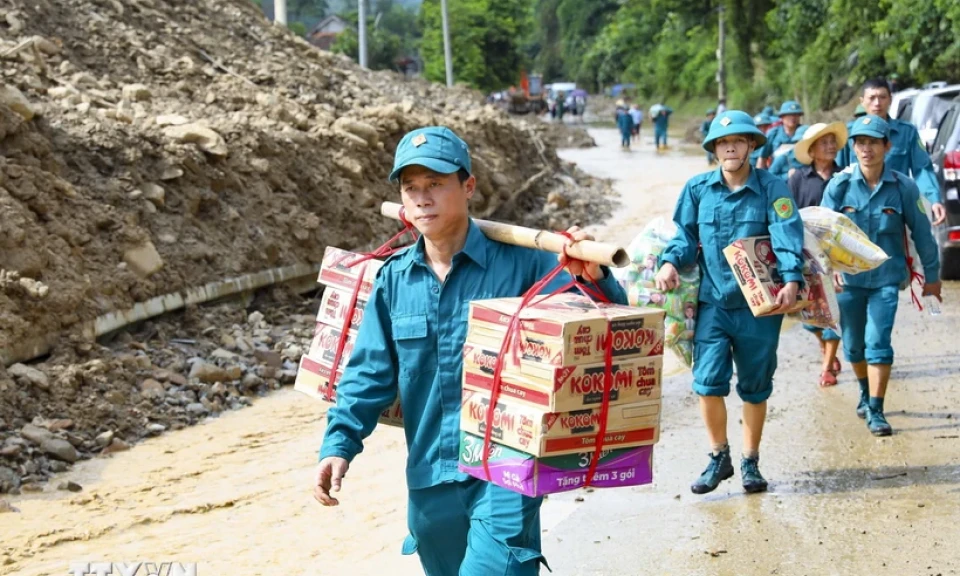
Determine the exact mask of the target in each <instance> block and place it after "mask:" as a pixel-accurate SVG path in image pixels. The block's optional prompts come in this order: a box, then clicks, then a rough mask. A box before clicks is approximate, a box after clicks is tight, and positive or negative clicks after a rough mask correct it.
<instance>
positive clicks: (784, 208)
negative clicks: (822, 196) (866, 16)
mask: <svg viewBox="0 0 960 576" xmlns="http://www.w3.org/2000/svg"><path fill="white" fill-rule="evenodd" d="M765 141H766V137H765V136H764V135H763V133H762V132H760V130H758V129H757V127H756V125H755V124H754V122H753V119H752V118H751V117H750V116H749V115H748V114H746V113H744V112H740V111H737V110H730V111H727V112H724V113H723V114H721V115H720V116H718V117H717V118H716V119H715V120H714V121H713V124H711V127H710V133H709V134H708V135H707V138H706V139H705V140H704V143H703V147H704V148H705V149H706V150H708V151H714V153H715V154H716V155H717V159H718V160H719V162H720V168H718V169H717V170H715V171H713V172H708V173H706V174H701V175H700V176H696V177H694V178H692V179H691V180H690V181H689V182H687V185H686V187H685V188H684V189H683V192H682V193H681V195H680V199H679V200H678V202H677V208H676V211H675V212H674V221H675V222H676V224H677V229H678V233H677V236H676V237H675V238H674V239H673V241H671V242H670V244H669V245H668V246H667V247H666V249H665V250H664V251H663V254H662V256H661V258H660V262H661V268H660V271H659V272H658V273H657V277H656V282H657V287H658V288H659V289H661V290H672V289H674V288H676V287H677V286H678V285H679V283H680V279H679V276H678V274H677V269H679V268H683V267H685V266H688V265H690V264H692V263H693V262H694V261H697V262H698V263H699V265H700V271H701V274H702V280H701V284H700V295H699V298H700V304H699V310H698V312H697V325H696V330H695V332H694V365H693V390H694V392H696V393H697V394H698V395H699V396H700V413H701V415H702V417H703V420H704V423H705V424H706V427H707V435H708V437H709V439H710V444H711V448H712V452H711V454H710V464H709V465H708V466H707V468H706V470H704V472H703V474H702V475H701V476H700V477H699V478H698V479H697V480H696V481H695V482H694V483H693V485H691V490H692V491H693V492H694V493H695V494H705V493H707V492H711V491H713V490H715V489H716V488H717V486H719V484H720V482H721V481H723V480H725V479H727V478H730V477H731V476H733V464H732V462H731V459H730V447H729V445H728V443H727V408H726V403H725V401H724V397H725V396H727V395H729V393H730V378H731V377H732V375H733V374H732V372H733V371H732V363H734V362H735V363H736V365H737V380H738V382H737V393H738V394H739V395H740V398H741V399H743V457H742V459H741V461H740V472H741V476H742V479H743V487H744V489H745V490H746V491H747V492H762V491H764V490H766V489H767V481H766V480H765V479H764V478H763V476H762V475H761V474H760V469H759V455H760V438H761V436H762V433H763V424H764V420H765V419H766V409H767V398H769V397H770V393H771V392H772V390H773V375H774V372H775V371H776V368H777V346H778V343H779V341H780V325H781V322H782V320H783V316H782V315H776V314H782V313H785V312H787V311H789V310H791V309H792V308H793V307H794V305H795V303H796V300H797V292H798V290H799V288H800V284H801V283H802V282H803V276H802V250H803V224H802V223H801V221H800V217H799V216H798V215H797V211H796V210H795V209H794V205H793V201H792V199H791V197H790V191H789V190H788V189H787V186H786V183H785V182H784V181H783V180H781V179H779V178H776V177H774V176H771V175H770V174H769V173H768V172H767V171H765V170H756V169H753V168H752V167H751V166H750V163H749V158H750V153H751V152H753V150H754V149H755V148H757V147H759V146H762V145H763V144H764V142H765ZM767 235H769V236H770V237H771V243H770V244H771V249H772V252H773V256H775V257H776V260H777V271H778V274H779V276H780V278H781V279H782V281H783V282H784V283H785V284H784V286H783V288H782V289H781V290H779V292H778V293H777V294H776V299H775V303H776V305H777V307H776V308H775V309H774V310H772V312H774V313H775V315H771V316H763V317H755V316H754V315H753V313H752V312H751V310H750V307H749V306H748V304H747V301H746V300H745V299H744V296H743V292H742V291H741V289H740V287H739V286H738V284H737V282H736V279H735V277H734V274H733V270H732V269H731V267H730V266H728V265H727V261H726V259H725V257H724V254H723V250H724V248H726V247H727V246H729V245H730V244H732V243H734V242H735V241H737V240H740V239H744V238H748V237H753V236H767Z"/></svg>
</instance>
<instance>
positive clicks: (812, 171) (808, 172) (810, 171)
mask: <svg viewBox="0 0 960 576" xmlns="http://www.w3.org/2000/svg"><path fill="white" fill-rule="evenodd" d="M839 171H840V166H837V163H836V162H834V163H833V173H834V174H836V173H837V172H839ZM800 173H801V174H802V175H803V176H804V177H806V178H812V177H813V176H816V177H817V178H820V173H819V172H817V168H816V167H815V166H814V165H813V164H807V165H806V166H804V167H803V168H801V169H800Z"/></svg>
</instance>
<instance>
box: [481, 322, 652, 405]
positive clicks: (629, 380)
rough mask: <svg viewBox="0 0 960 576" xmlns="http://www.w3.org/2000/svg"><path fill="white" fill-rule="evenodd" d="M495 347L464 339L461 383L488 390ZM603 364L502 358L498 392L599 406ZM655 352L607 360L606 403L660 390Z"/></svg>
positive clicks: (532, 400)
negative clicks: (609, 381)
mask: <svg viewBox="0 0 960 576" xmlns="http://www.w3.org/2000/svg"><path fill="white" fill-rule="evenodd" d="M498 355H499V350H491V349H489V348H485V347H482V346H477V345H475V344H473V343H472V342H470V341H469V340H468V341H467V343H466V344H465V345H464V347H463V388H464V389H465V390H474V391H478V392H486V393H489V391H490V389H491V388H492V387H493V373H494V370H495V368H496V362H497V356H498ZM605 367H606V366H605V364H602V363H601V364H581V365H579V366H553V365H551V364H541V363H539V362H533V361H530V360H520V362H519V363H518V364H514V363H513V361H512V360H511V359H510V358H509V353H508V358H507V359H506V360H505V362H504V364H503V370H502V372H501V383H500V397H501V398H503V399H505V400H508V401H516V402H523V403H526V404H530V405H532V406H535V407H536V408H539V409H541V410H546V411H550V412H566V411H569V410H582V409H584V408H593V407H596V406H599V405H600V404H601V402H602V401H603V386H604V373H605ZM662 368H663V358H662V357H661V356H650V357H638V358H630V359H627V358H621V359H617V360H615V361H614V362H613V363H612V364H611V375H612V378H613V380H612V387H611V390H610V397H609V402H610V404H611V405H617V404H628V403H634V402H641V401H644V400H655V399H657V398H660V394H661V387H660V386H661V383H660V378H661V371H662Z"/></svg>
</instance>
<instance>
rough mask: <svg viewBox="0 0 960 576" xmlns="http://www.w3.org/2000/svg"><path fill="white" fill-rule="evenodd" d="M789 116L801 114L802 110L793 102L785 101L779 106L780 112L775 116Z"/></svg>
mask: <svg viewBox="0 0 960 576" xmlns="http://www.w3.org/2000/svg"><path fill="white" fill-rule="evenodd" d="M790 114H803V108H801V107H800V104H798V103H797V102H796V101H795V100H787V101H786V102H784V103H783V106H780V112H779V113H777V116H789V115H790Z"/></svg>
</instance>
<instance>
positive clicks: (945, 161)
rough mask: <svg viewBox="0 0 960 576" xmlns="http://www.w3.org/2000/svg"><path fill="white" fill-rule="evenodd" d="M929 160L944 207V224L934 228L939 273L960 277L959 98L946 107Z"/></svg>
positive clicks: (950, 277)
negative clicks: (938, 247)
mask: <svg viewBox="0 0 960 576" xmlns="http://www.w3.org/2000/svg"><path fill="white" fill-rule="evenodd" d="M930 160H931V161H932V162H933V170H934V172H936V173H937V178H938V179H939V180H940V197H941V198H942V199H943V202H944V206H945V207H946V209H947V222H946V224H945V225H943V226H938V227H937V229H936V235H937V244H939V245H940V267H941V276H942V277H943V278H944V279H945V280H960V192H958V191H960V100H955V101H953V102H951V103H950V105H949V106H948V107H947V111H946V114H945V115H944V117H943V120H942V121H941V122H940V125H939V127H938V131H937V137H936V138H935V139H934V141H933V144H932V146H931V152H930Z"/></svg>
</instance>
